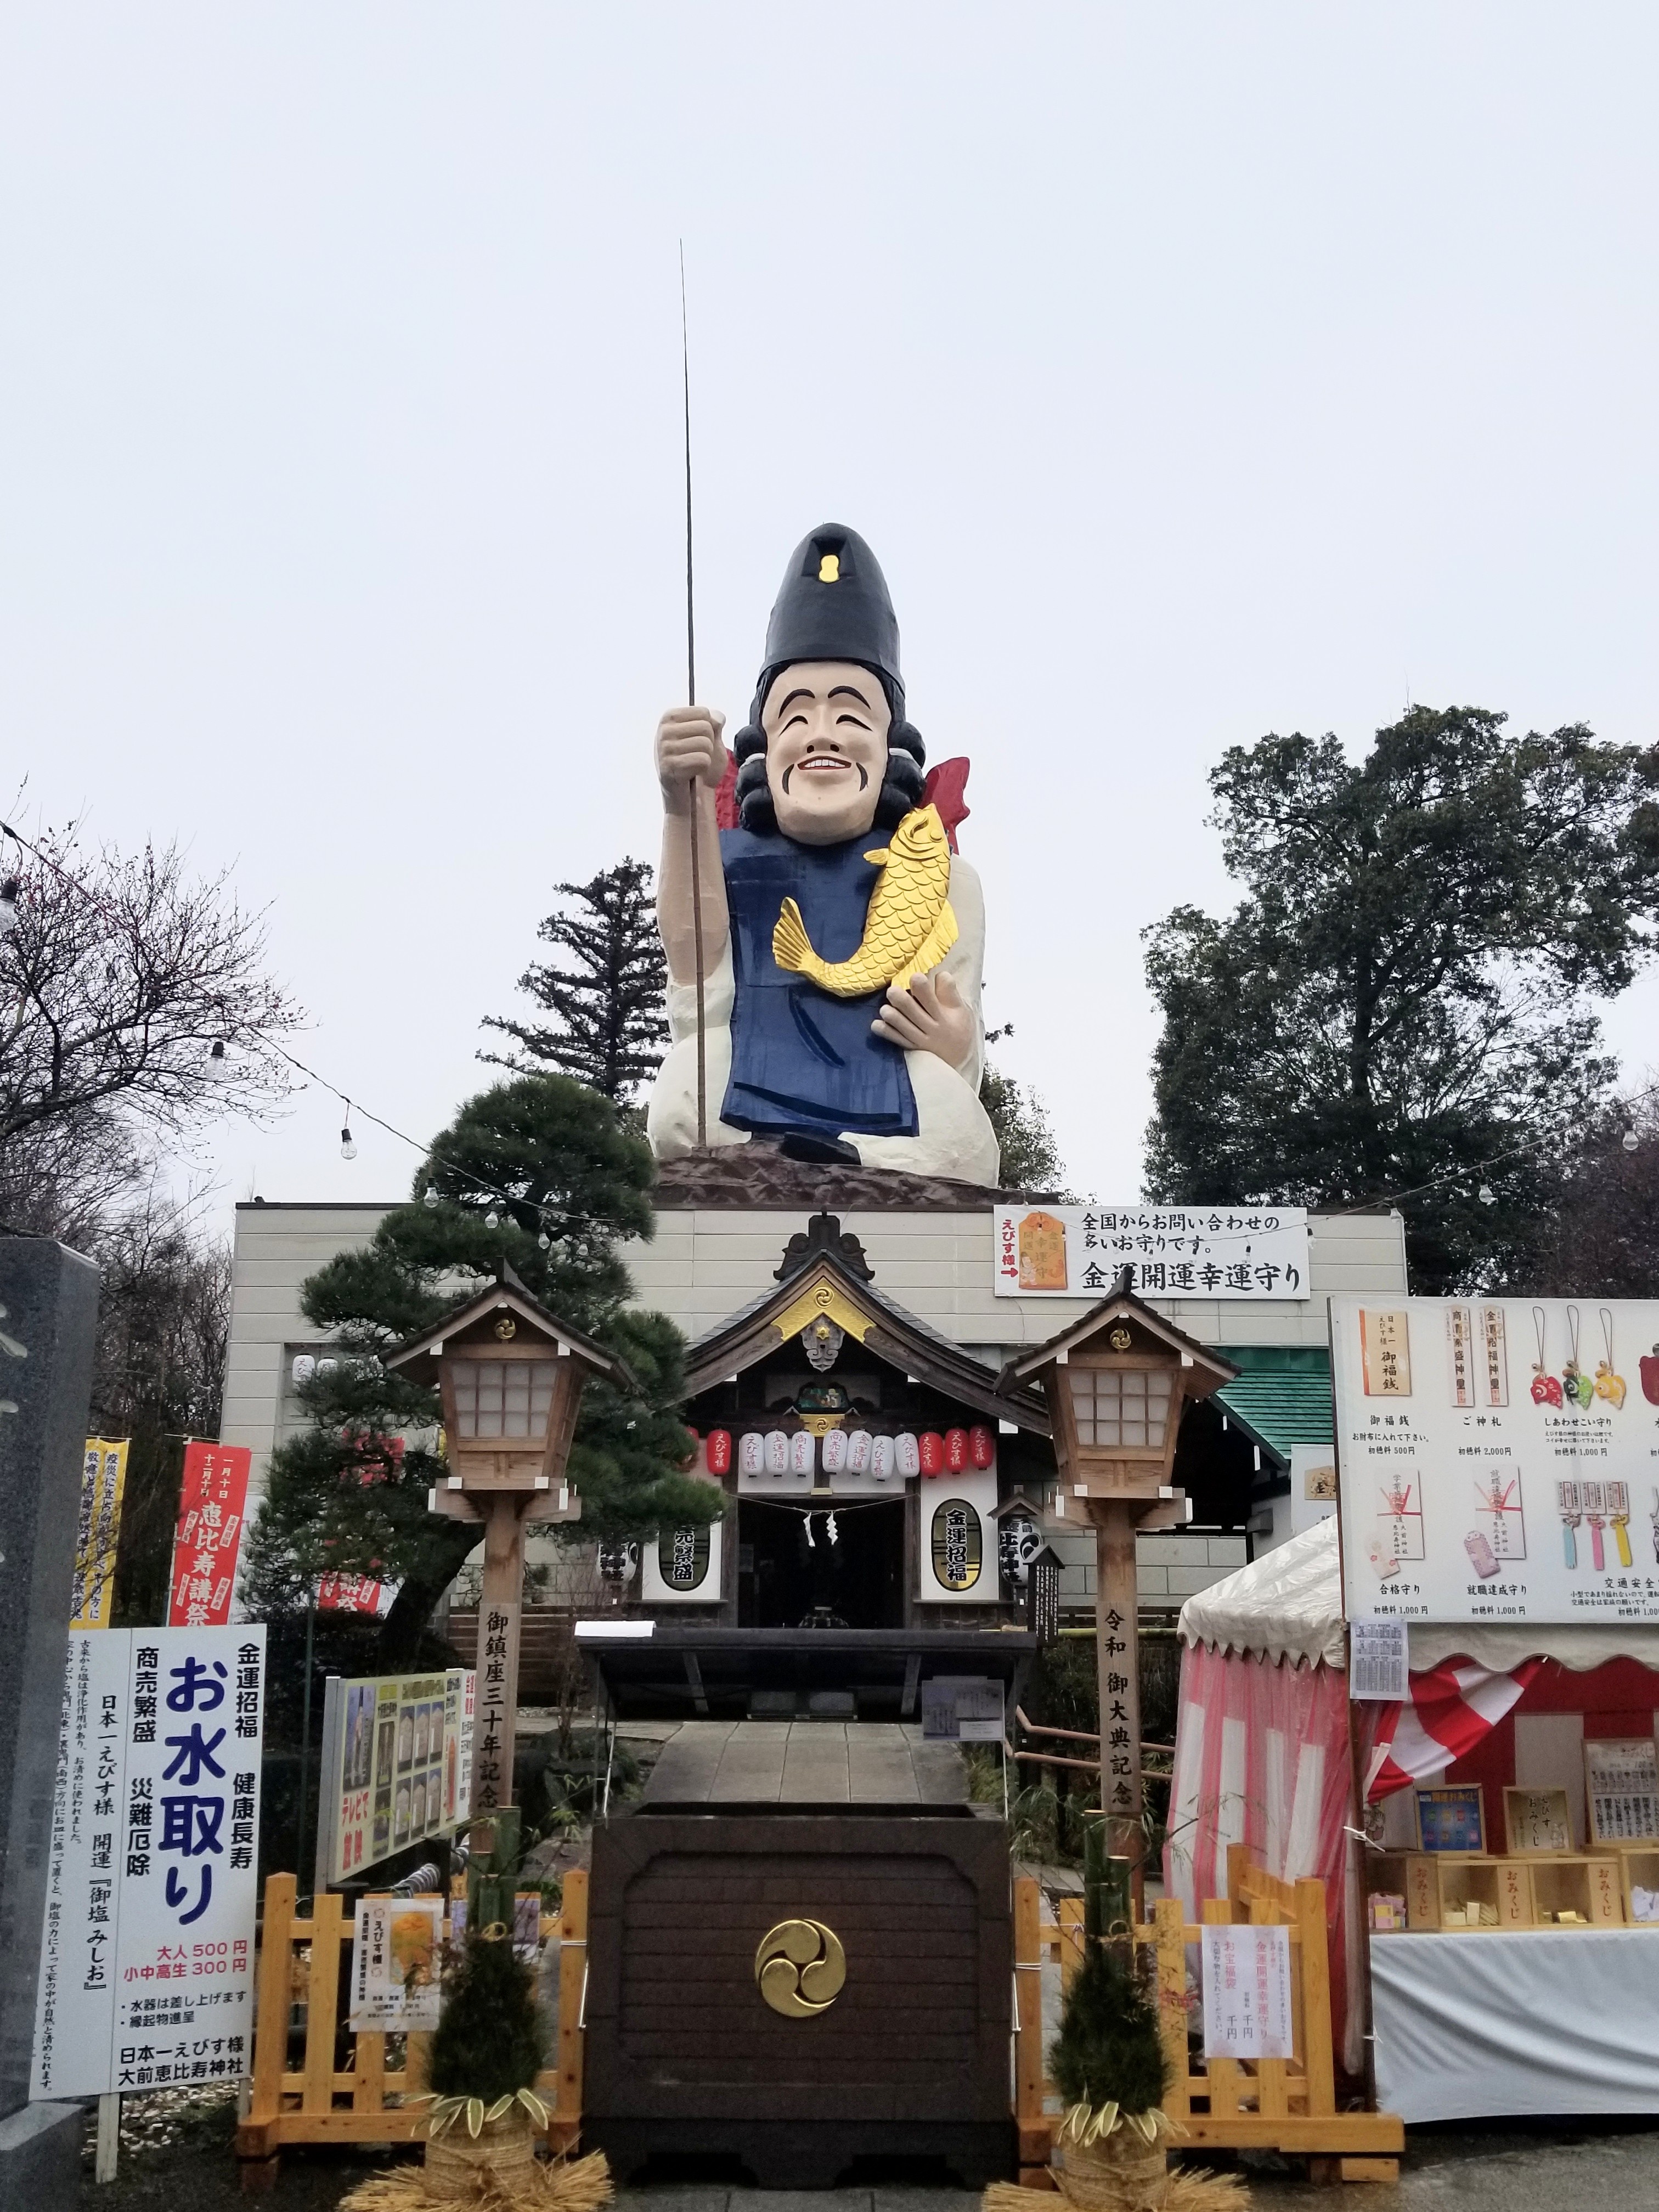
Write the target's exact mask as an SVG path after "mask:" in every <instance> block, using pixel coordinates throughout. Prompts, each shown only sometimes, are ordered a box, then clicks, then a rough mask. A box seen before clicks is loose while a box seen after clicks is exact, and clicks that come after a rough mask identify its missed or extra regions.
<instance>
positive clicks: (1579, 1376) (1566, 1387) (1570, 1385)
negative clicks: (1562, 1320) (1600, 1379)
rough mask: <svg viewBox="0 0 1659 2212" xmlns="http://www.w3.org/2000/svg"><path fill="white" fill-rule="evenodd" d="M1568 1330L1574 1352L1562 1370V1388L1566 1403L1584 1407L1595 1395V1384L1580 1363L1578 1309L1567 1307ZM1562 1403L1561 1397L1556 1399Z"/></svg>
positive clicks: (1558, 1402)
mask: <svg viewBox="0 0 1659 2212" xmlns="http://www.w3.org/2000/svg"><path fill="white" fill-rule="evenodd" d="M1567 1332H1568V1334H1569V1335H1570V1336H1571V1339H1572V1353H1571V1358H1569V1359H1568V1361H1567V1364H1566V1365H1565V1367H1564V1368H1563V1369H1562V1370H1561V1389H1562V1392H1563V1395H1564V1397H1565V1402H1566V1404H1568V1405H1569V1406H1571V1407H1576V1408H1579V1409H1582V1408H1583V1407H1586V1406H1588V1405H1589V1402H1590V1401H1591V1399H1593V1398H1594V1397H1595V1383H1592V1382H1591V1380H1590V1378H1589V1376H1588V1375H1586V1374H1585V1373H1584V1371H1583V1369H1582V1368H1581V1367H1580V1366H1579V1364H1578V1309H1577V1306H1569V1307H1568V1308H1567ZM1555 1402H1556V1403H1557V1404H1558V1405H1559V1404H1560V1403H1562V1400H1561V1399H1557V1400H1556V1401H1555Z"/></svg>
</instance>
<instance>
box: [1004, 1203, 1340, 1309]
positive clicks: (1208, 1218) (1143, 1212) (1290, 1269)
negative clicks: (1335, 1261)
mask: <svg viewBox="0 0 1659 2212" xmlns="http://www.w3.org/2000/svg"><path fill="white" fill-rule="evenodd" d="M994 1219H995V1236H996V1245H995V1256H994V1261H993V1268H994V1281H995V1286H996V1293H997V1296H998V1297H1003V1298H1097V1297H1104V1296H1105V1294H1106V1292H1107V1291H1109V1290H1110V1289H1111V1287H1112V1285H1113V1284H1114V1283H1115V1282H1116V1280H1117V1279H1118V1277H1119V1276H1120V1275H1121V1273H1122V1272H1123V1270H1124V1268H1125V1267H1127V1268H1128V1269H1129V1270H1130V1281H1129V1288H1130V1289H1131V1290H1132V1291H1134V1292H1135V1294H1136V1295H1137V1297H1143V1298H1258V1299H1259V1298H1305V1297H1309V1296H1310V1295H1311V1293H1310V1289H1309V1284H1308V1216H1307V1211H1306V1209H1305V1208H1304V1207H1303V1206H1175V1207H1169V1206H1003V1207H1001V1208H1000V1210H999V1211H998V1212H997V1214H996V1215H995V1217H994Z"/></svg>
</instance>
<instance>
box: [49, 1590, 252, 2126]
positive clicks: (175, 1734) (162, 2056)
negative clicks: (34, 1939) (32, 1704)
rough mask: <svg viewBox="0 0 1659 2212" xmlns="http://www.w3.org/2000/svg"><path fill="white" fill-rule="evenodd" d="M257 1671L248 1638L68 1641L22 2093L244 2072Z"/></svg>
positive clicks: (219, 1634)
mask: <svg viewBox="0 0 1659 2212" xmlns="http://www.w3.org/2000/svg"><path fill="white" fill-rule="evenodd" d="M264 1659H265V1632H264V1626H262V1625H261V1626H253V1625H247V1626H239V1627H234V1628H137V1629H103V1630H100V1631H98V1632H85V1633H74V1634H71V1636H70V1645H69V1659H68V1665H67V1667H66V1669H65V1672H64V1702H63V1707H62V1712H61V1717H60V1723H59V1734H58V1784H57V1790H56V1794H55V1798H54V1802H53V1808H52V1832H51V1838H50V1844H49V1850H48V1859H47V1869H46V1918H45V1923H44V1927H43V1929H42V1936H41V1953H40V1989H39V1995H38V1997H37V2001H36V2006H35V2033H34V2073H33V2082H32V2085H31V2089H30V2094H31V2095H32V2096H33V2097H36V2098H60V2097H96V2096H104V2095H107V2094H108V2093H111V2092H112V2091H119V2092H121V2093H124V2094H126V2093H137V2092H142V2091H143V2090H146V2089H162V2088H176V2087H179V2085H180V2084H181V2083H189V2082H207V2081H234V2080H235V2079H236V2078H237V2077H238V2076H239V2075H242V2074H244V2073H246V2071H247V2068H248V2063H249V2058H250V2055H251V2052H252V2027H253V1957H254V1925H255V1919H256V1914H257V1906H258V1840H259V1762H260V1754H261V1751H262V1748H263V1741H264Z"/></svg>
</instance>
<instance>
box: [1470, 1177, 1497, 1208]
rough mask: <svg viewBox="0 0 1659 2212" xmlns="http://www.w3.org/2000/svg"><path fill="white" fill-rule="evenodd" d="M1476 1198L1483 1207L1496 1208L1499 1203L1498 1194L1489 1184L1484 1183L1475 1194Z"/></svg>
mask: <svg viewBox="0 0 1659 2212" xmlns="http://www.w3.org/2000/svg"><path fill="white" fill-rule="evenodd" d="M1475 1196H1476V1197H1477V1198H1478V1199H1479V1200H1480V1203H1481V1205H1482V1206H1496V1205H1497V1203H1498V1193H1497V1192H1496V1191H1495V1190H1494V1189H1493V1188H1492V1185H1491V1184H1490V1183H1489V1182H1483V1183H1482V1184H1481V1186H1480V1189H1479V1190H1478V1191H1477V1192H1476V1193H1475Z"/></svg>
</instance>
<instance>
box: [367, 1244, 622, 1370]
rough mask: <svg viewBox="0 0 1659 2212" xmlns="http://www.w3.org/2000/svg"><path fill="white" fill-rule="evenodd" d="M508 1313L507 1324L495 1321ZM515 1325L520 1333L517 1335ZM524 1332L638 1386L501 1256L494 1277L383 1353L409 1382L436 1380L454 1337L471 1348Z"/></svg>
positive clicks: (619, 1363)
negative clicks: (394, 1348) (533, 1293)
mask: <svg viewBox="0 0 1659 2212" xmlns="http://www.w3.org/2000/svg"><path fill="white" fill-rule="evenodd" d="M507 1319H511V1321H512V1322H513V1327H512V1328H511V1329H510V1330H504V1329H501V1328H500V1326H499V1324H500V1323H501V1322H502V1321H504V1320H507ZM520 1331H523V1332H524V1337H523V1338H521V1337H520ZM525 1338H527V1340H528V1341H529V1342H530V1343H532V1344H534V1343H537V1342H538V1340H539V1342H540V1343H541V1344H543V1345H550V1346H554V1347H556V1350H557V1352H559V1353H560V1354H561V1355H567V1354H568V1357H569V1358H573V1359H574V1360H575V1361H577V1362H578V1363H579V1364H580V1365H581V1366H582V1367H584V1368H586V1370H587V1372H588V1373H589V1374H590V1375H599V1376H604V1378H605V1381H606V1382H609V1383H619V1384H621V1386H622V1387H623V1389H629V1390H632V1389H638V1387H639V1386H638V1384H637V1383H635V1380H634V1377H633V1376H632V1374H631V1373H630V1372H629V1367H628V1364H627V1362H626V1361H625V1360H623V1359H621V1358H618V1357H617V1354H616V1353H615V1352H608V1351H607V1350H606V1349H605V1346H604V1345H602V1344H595V1342H594V1341H593V1340H592V1337H590V1336H584V1335H583V1334H582V1333H581V1331H580V1329H578V1328H572V1327H571V1325H570V1323H569V1322H568V1321H562V1320H561V1319H560V1318H559V1316H558V1315H557V1314H556V1313H551V1312H550V1311H549V1310H548V1309H547V1307H545V1306H544V1305H543V1304H541V1303H540V1301H539V1300H538V1299H536V1298H533V1297H532V1296H531V1295H530V1292H529V1291H527V1290H526V1288H525V1286H524V1285H523V1284H522V1283H521V1282H520V1279H519V1278H518V1277H517V1275H515V1274H514V1273H513V1270H512V1268H511V1267H508V1266H507V1262H506V1261H504V1260H503V1261H501V1262H500V1263H499V1273H498V1275H497V1278H496V1279H495V1281H494V1282H493V1283H487V1284H486V1285H484V1287H483V1290H481V1291H477V1292H476V1293H475V1294H474V1296H472V1297H470V1298H464V1299H463V1300H462V1301H461V1303H460V1304H459V1305H458V1306H452V1307H451V1309H450V1310H449V1311H448V1312H447V1314H445V1315H444V1316H443V1317H442V1319H441V1321H437V1322H434V1323H433V1325H432V1327H431V1328H428V1329H427V1330H426V1331H425V1332H424V1333H423V1334H422V1335H420V1336H417V1337H414V1338H411V1339H410V1342H409V1343H407V1344H405V1345H403V1346H400V1347H399V1348H398V1351H396V1352H391V1353H389V1354H388V1355H387V1357H386V1361H385V1363H384V1364H386V1366H387V1367H389V1368H392V1369H393V1370H395V1371H396V1372H398V1373H399V1374H403V1375H407V1376H409V1378H410V1381H411V1382H413V1383H435V1382H436V1381H437V1379H438V1360H439V1356H440V1354H441V1352H443V1351H444V1350H445V1348H446V1346H448V1347H450V1348H452V1349H453V1348H454V1347H455V1346H456V1343H457V1340H461V1341H464V1342H465V1343H466V1344H467V1345H468V1346H469V1347H470V1348H471V1349H472V1350H474V1351H481V1350H483V1349H484V1348H485V1346H489V1347H490V1348H492V1349H493V1348H494V1347H495V1346H497V1345H498V1344H501V1343H504V1342H511V1343H514V1344H521V1343H522V1342H523V1341H524V1339H525Z"/></svg>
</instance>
